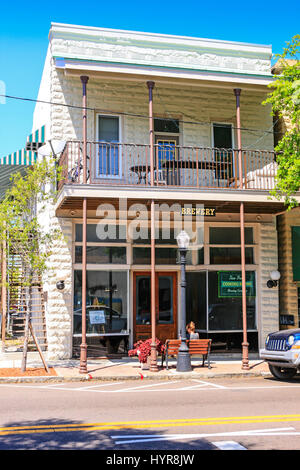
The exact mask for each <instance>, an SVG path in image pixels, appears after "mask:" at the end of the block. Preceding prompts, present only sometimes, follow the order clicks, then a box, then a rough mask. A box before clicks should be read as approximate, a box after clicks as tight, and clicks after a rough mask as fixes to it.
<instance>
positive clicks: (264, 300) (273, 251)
mask: <svg viewBox="0 0 300 470" xmlns="http://www.w3.org/2000/svg"><path fill="white" fill-rule="evenodd" d="M259 262H260V289H261V290H260V318H259V330H260V335H259V343H260V347H263V346H264V341H265V338H266V336H267V334H268V333H271V332H273V331H277V330H279V289H278V287H275V288H274V287H273V288H272V289H269V288H268V287H267V281H268V280H269V279H270V271H273V270H277V269H278V247H277V230H276V223H275V217H274V222H273V223H272V224H267V223H262V224H260V243H259Z"/></svg>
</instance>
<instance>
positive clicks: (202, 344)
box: [161, 339, 212, 369]
mask: <svg viewBox="0 0 300 470" xmlns="http://www.w3.org/2000/svg"><path fill="white" fill-rule="evenodd" d="M211 342H212V340H211V339H191V340H187V345H188V347H189V353H190V355H191V356H196V355H198V356H199V355H202V358H203V361H202V367H204V363H205V360H206V359H207V365H208V368H209V369H211V365H210V349H211ZM180 344H181V340H180V339H167V340H166V342H165V352H164V353H163V354H162V360H161V365H162V366H163V362H164V359H166V369H168V358H169V356H177V355H178V349H179V346H180Z"/></svg>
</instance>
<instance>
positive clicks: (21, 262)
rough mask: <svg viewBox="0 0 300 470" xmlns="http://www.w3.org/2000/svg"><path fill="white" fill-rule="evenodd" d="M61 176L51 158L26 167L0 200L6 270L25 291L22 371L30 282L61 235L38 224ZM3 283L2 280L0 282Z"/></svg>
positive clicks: (44, 265)
mask: <svg viewBox="0 0 300 470" xmlns="http://www.w3.org/2000/svg"><path fill="white" fill-rule="evenodd" d="M60 175H61V172H60V171H59V170H58V169H57V168H56V164H55V161H54V160H53V159H52V158H49V160H46V159H45V160H43V161H41V162H37V163H35V164H34V165H33V166H32V167H29V168H28V171H27V172H26V174H25V176H22V175H21V174H20V173H15V174H14V175H13V177H12V184H11V187H10V188H9V189H8V190H7V192H6V194H5V197H4V199H3V200H2V201H1V203H0V243H1V244H2V247H4V248H3V249H4V256H5V258H6V259H7V261H8V262H7V272H8V274H9V278H10V279H14V278H19V279H20V278H21V283H22V289H25V290H26V304H27V308H26V326H25V341H24V352H23V359H24V360H23V362H22V370H25V369H26V357H27V343H28V334H29V328H30V326H31V325H30V312H31V294H32V284H33V282H34V281H36V280H37V279H38V278H39V277H41V276H42V274H43V273H44V272H45V271H46V270H47V269H48V267H47V259H48V258H49V256H50V255H51V249H52V246H53V243H54V241H55V240H57V239H59V238H60V237H61V234H60V232H59V231H58V230H57V229H55V228H49V230H45V228H44V226H43V224H42V223H41V217H42V215H43V213H44V212H45V211H47V210H48V209H49V205H51V204H53V203H54V200H55V196H56V187H57V181H58V180H59V179H60ZM16 258H17V260H18V262H17V263H16V264H15V262H14V260H15V259H16ZM20 266H21V268H20ZM20 269H21V275H20ZM5 282H6V280H5V279H3V280H2V283H5ZM6 287H8V286H6Z"/></svg>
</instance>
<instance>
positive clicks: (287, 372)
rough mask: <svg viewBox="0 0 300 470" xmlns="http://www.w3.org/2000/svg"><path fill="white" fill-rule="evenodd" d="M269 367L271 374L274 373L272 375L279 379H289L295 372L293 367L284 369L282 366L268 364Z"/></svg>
mask: <svg viewBox="0 0 300 470" xmlns="http://www.w3.org/2000/svg"><path fill="white" fill-rule="evenodd" d="M269 369H270V372H271V374H272V375H274V377H275V378H276V379H279V380H287V379H291V378H292V377H294V376H295V375H296V374H297V369H294V368H293V369H291V368H288V369H285V368H283V367H278V366H272V365H271V364H269Z"/></svg>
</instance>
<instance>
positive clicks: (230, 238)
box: [209, 227, 253, 245]
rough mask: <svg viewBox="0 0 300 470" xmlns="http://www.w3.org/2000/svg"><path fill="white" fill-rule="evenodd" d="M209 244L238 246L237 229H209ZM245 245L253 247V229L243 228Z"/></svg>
mask: <svg viewBox="0 0 300 470" xmlns="http://www.w3.org/2000/svg"><path fill="white" fill-rule="evenodd" d="M209 243H210V244H211V245H240V244H241V232H240V228H239V227H210V228H209ZM245 244H246V245H253V228H252V227H245Z"/></svg>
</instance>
